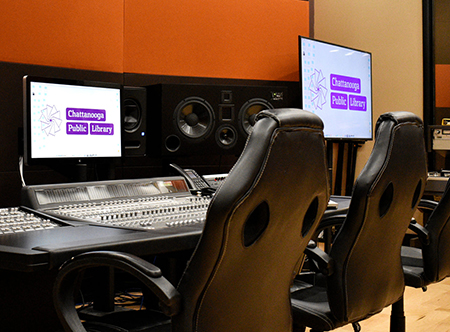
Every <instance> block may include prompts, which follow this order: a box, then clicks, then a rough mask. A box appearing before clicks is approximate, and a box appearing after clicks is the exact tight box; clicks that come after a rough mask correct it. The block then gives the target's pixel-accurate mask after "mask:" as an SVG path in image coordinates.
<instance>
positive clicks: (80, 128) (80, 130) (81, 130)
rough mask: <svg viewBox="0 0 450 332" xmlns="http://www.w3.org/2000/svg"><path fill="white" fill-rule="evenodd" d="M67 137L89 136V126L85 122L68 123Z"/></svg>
mask: <svg viewBox="0 0 450 332" xmlns="http://www.w3.org/2000/svg"><path fill="white" fill-rule="evenodd" d="M66 133H67V135H87V134H89V128H88V124H87V123H84V122H67V123H66Z"/></svg>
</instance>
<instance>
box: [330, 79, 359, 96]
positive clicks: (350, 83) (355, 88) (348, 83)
mask: <svg viewBox="0 0 450 332" xmlns="http://www.w3.org/2000/svg"><path fill="white" fill-rule="evenodd" d="M330 83H331V89H332V90H337V91H345V92H353V93H361V80H360V79H359V78H357V77H349V76H342V75H335V74H331V75H330Z"/></svg>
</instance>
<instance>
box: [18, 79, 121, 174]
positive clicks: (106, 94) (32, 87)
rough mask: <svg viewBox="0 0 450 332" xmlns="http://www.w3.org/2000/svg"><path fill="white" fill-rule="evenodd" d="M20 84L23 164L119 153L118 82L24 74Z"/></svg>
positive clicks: (110, 156)
mask: <svg viewBox="0 0 450 332" xmlns="http://www.w3.org/2000/svg"><path fill="white" fill-rule="evenodd" d="M23 88H24V91H23V96H24V159H25V163H26V164H27V165H33V164H52V163H58V162H62V163H64V162H68V163H89V162H95V161H98V160H100V159H101V160H108V159H111V160H113V159H116V158H120V157H121V156H122V144H121V131H122V129H121V86H120V85H119V84H115V83H104V82H88V81H80V80H66V79H54V78H43V77H31V76H25V77H24V78H23Z"/></svg>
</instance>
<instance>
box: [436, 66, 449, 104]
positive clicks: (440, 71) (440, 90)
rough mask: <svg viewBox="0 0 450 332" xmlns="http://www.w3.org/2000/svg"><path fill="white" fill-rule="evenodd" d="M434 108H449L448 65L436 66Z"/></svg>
mask: <svg viewBox="0 0 450 332" xmlns="http://www.w3.org/2000/svg"><path fill="white" fill-rule="evenodd" d="M435 68H436V69H435V70H436V74H435V77H436V107H450V65H436V67H435Z"/></svg>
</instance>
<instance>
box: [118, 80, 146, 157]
mask: <svg viewBox="0 0 450 332" xmlns="http://www.w3.org/2000/svg"><path fill="white" fill-rule="evenodd" d="M122 100H123V107H122V126H123V131H122V136H123V138H122V145H123V154H124V156H125V157H127V156H145V155H146V153H147V89H146V88H145V87H134V86H125V87H124V89H123V94H122Z"/></svg>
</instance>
